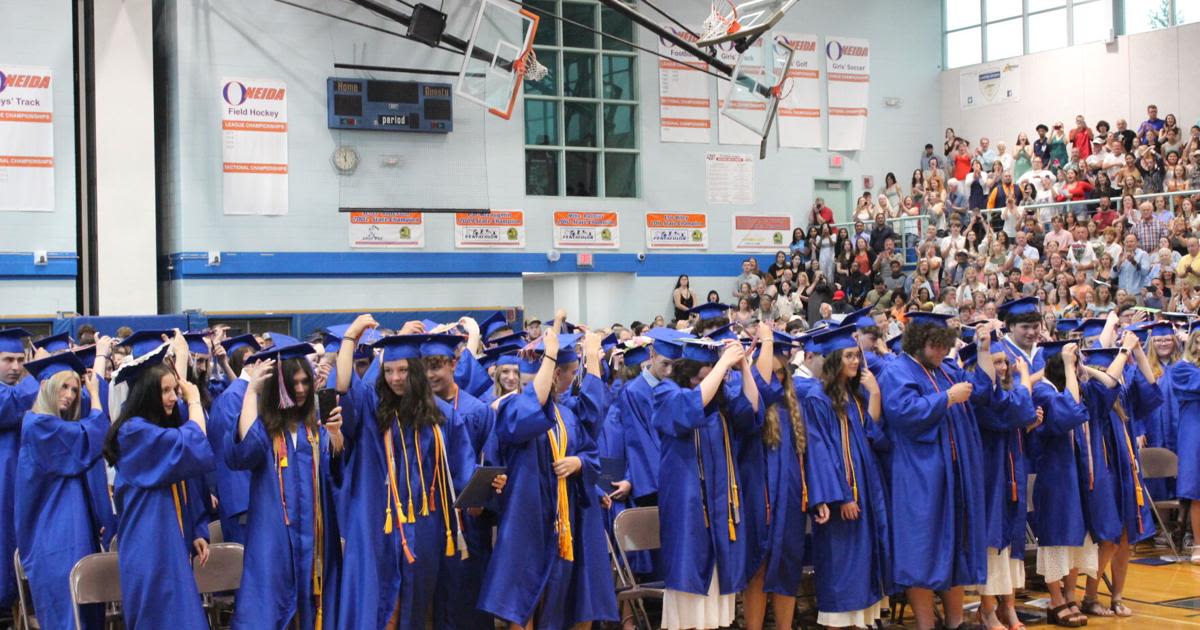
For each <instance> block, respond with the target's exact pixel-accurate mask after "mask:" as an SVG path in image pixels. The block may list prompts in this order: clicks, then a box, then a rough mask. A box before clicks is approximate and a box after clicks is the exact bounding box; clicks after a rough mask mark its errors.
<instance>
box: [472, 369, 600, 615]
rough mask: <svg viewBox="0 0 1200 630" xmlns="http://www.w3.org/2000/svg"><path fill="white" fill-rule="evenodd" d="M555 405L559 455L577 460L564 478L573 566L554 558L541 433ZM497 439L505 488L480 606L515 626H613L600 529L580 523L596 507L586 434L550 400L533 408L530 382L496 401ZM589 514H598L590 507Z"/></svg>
mask: <svg viewBox="0 0 1200 630" xmlns="http://www.w3.org/2000/svg"><path fill="white" fill-rule="evenodd" d="M556 408H557V410H558V413H559V414H560V415H561V417H562V421H563V425H564V427H565V429H566V432H565V433H566V436H565V437H566V440H567V453H566V454H567V455H573V456H576V457H579V458H580V460H581V461H582V462H583V468H582V470H581V472H580V474H578V475H575V476H573V477H571V478H569V479H568V480H567V486H568V494H569V507H570V510H569V511H570V521H571V535H572V541H573V545H572V550H573V553H574V561H568V560H566V559H564V558H562V557H560V555H559V545H558V532H557V530H556V528H555V519H556V516H557V497H558V492H557V485H558V479H557V477H555V475H554V471H553V467H552V466H553V457H552V453H551V448H550V439H549V437H548V436H547V433H546V432H547V431H549V430H551V429H554V428H555V427H556V426H557V422H556V420H555V409H556ZM496 436H497V438H498V443H499V448H500V457H501V460H502V461H504V462H505V464H506V465H507V466H508V485H507V486H505V489H504V495H503V506H502V508H501V514H500V522H499V525H498V533H497V536H496V547H495V549H494V550H493V553H492V561H491V564H489V565H488V570H487V575H485V576H484V580H483V589H482V592H481V594H480V597H479V608H480V609H482V610H485V611H487V612H489V613H491V614H493V615H495V616H496V617H499V618H501V619H503V620H505V621H509V622H513V623H519V624H524V623H526V622H527V621H528V620H529V619H530V618H532V617H533V615H534V613H535V612H537V611H539V610H540V612H539V615H538V617H539V618H538V623H537V627H538V628H540V629H542V628H544V629H551V630H553V629H556V628H568V627H570V626H572V625H575V624H576V623H579V622H582V621H588V620H599V621H615V620H616V619H617V603H616V596H615V594H614V592H613V583H612V572H611V570H610V567H609V560H608V551H607V548H606V546H605V545H604V541H603V539H602V538H601V537H600V536H603V529H602V528H603V524H602V523H601V522H599V521H597V522H596V523H595V526H596V528H595V529H594V528H593V527H592V526H591V525H590V524H589V525H587V526H585V522H586V521H587V519H585V518H584V517H585V516H586V514H587V507H589V506H590V507H593V508H594V507H595V506H596V505H597V503H598V502H597V500H596V496H595V485H596V479H597V477H598V475H599V468H600V467H599V458H598V451H597V450H596V445H595V443H594V442H593V441H592V438H591V435H590V434H589V433H588V431H586V430H584V428H583V426H582V425H581V423H580V421H579V419H578V418H577V417H576V415H575V412H574V411H572V409H571V408H570V406H568V405H566V404H560V403H558V402H556V401H549V400H548V401H547V402H546V404H545V405H539V404H538V400H537V394H536V392H534V390H533V386H532V384H530V385H528V386H526V388H525V389H524V390H523V391H522V392H521V393H519V394H516V395H513V396H509V397H508V398H506V399H504V400H503V401H502V402H501V403H500V408H499V410H498V411H497V414H496ZM591 514H594V515H595V516H597V517H598V516H600V515H599V513H598V512H596V511H595V510H593V511H592V512H591ZM597 534H598V535H597ZM539 606H540V608H539Z"/></svg>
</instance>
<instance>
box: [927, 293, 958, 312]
mask: <svg viewBox="0 0 1200 630" xmlns="http://www.w3.org/2000/svg"><path fill="white" fill-rule="evenodd" d="M954 293H955V292H954V291H942V296H941V297H942V300H941V301H940V302H938V303H937V305H936V306H934V307H933V312H934V313H936V314H938V315H949V316H951V317H958V301H957V300H956V297H957V296H955V294H954Z"/></svg>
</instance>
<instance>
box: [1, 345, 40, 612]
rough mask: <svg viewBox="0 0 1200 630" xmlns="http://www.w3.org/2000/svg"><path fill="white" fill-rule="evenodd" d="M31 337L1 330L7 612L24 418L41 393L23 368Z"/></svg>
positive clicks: (13, 596) (13, 591) (12, 597)
mask: <svg viewBox="0 0 1200 630" xmlns="http://www.w3.org/2000/svg"><path fill="white" fill-rule="evenodd" d="M28 337H29V333H28V332H27V331H26V330H24V329H22V328H6V329H4V330H0V608H4V609H7V608H9V607H11V606H12V605H13V603H14V602H16V600H17V579H16V574H15V573H14V572H13V567H12V563H6V562H4V561H3V559H4V558H9V559H11V558H12V557H13V552H14V551H16V549H17V532H16V530H15V529H14V523H13V519H12V514H13V497H14V487H15V483H16V481H15V479H16V476H15V475H16V472H17V451H18V449H19V448H20V445H21V419H22V418H23V417H24V416H25V412H26V411H29V408H30V407H32V406H33V400H34V398H35V397H36V396H37V391H38V382H37V380H36V379H34V378H33V377H32V376H29V375H28V374H26V373H25V370H24V368H23V366H24V364H25V359H26V357H27V356H28V355H27V353H26V350H25V343H26V341H25V340H26V339H27V338H28Z"/></svg>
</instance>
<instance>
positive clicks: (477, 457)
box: [433, 388, 496, 630]
mask: <svg viewBox="0 0 1200 630" xmlns="http://www.w3.org/2000/svg"><path fill="white" fill-rule="evenodd" d="M488 391H491V390H490V389H489V390H488ZM449 402H450V403H451V405H452V406H453V408H454V411H455V414H456V415H457V416H458V418H459V421H460V423H461V424H462V425H463V426H464V428H465V429H466V432H467V435H468V437H469V438H470V445H471V455H472V460H473V461H474V462H476V463H484V462H485V461H487V460H488V458H487V457H486V456H485V449H486V448H492V449H494V440H493V438H492V435H493V434H494V431H493V429H494V427H495V424H496V415H495V413H494V412H493V411H492V408H491V407H489V406H487V405H485V404H484V403H483V402H482V401H481V400H479V399H478V398H476V397H475V396H472V395H471V394H469V393H467V392H466V391H464V390H463V389H462V388H459V389H458V392H457V393H456V394H455V396H454V398H453V399H451V400H450V401H449ZM493 463H494V462H493ZM471 468H472V469H473V468H474V466H471ZM455 481H456V482H458V483H459V486H458V487H459V488H461V487H464V486H465V485H466V484H467V482H468V481H470V478H469V477H467V478H465V479H455ZM494 516H495V515H494V514H492V513H491V512H484V513H482V514H480V515H479V516H478V517H474V516H471V515H470V514H468V513H467V511H466V510H463V511H462V512H461V513H460V518H461V519H462V529H463V538H464V539H465V542H466V544H467V558H466V559H465V560H464V559H463V558H462V554H461V553H456V554H454V555H453V556H450V557H446V556H443V557H442V578H441V579H439V580H438V583H437V592H436V593H435V594H434V604H433V625H434V627H435V628H446V629H447V630H456V629H457V630H462V629H470V628H477V629H480V630H492V628H493V627H494V626H495V622H494V620H493V619H492V616H491V615H489V614H487V613H484V612H483V611H481V610H479V609H478V608H476V607H475V602H477V601H479V589H480V587H481V586H482V585H483V574H484V573H485V572H486V571H487V566H488V562H489V561H490V560H491V557H492V526H493V525H494V524H495V518H494Z"/></svg>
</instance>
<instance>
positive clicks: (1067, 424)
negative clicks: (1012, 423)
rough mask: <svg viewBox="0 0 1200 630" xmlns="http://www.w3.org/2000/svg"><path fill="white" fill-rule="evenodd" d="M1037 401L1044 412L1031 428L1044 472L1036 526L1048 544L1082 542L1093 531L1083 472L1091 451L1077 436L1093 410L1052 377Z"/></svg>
mask: <svg viewBox="0 0 1200 630" xmlns="http://www.w3.org/2000/svg"><path fill="white" fill-rule="evenodd" d="M1033 404H1034V406H1035V408H1036V407H1041V408H1042V410H1043V416H1042V424H1041V425H1039V426H1038V427H1037V428H1035V429H1034V430H1033V431H1032V432H1031V433H1030V442H1031V444H1032V448H1031V449H1030V451H1031V452H1032V453H1036V455H1035V456H1034V458H1035V459H1034V461H1033V462H1032V463H1033V466H1034V468H1035V469H1036V470H1037V475H1038V477H1037V482H1036V483H1035V484H1034V486H1033V506H1034V511H1033V516H1032V522H1031V525H1032V526H1033V531H1034V534H1035V535H1036V536H1037V539H1038V544H1039V545H1041V546H1043V547H1079V546H1081V545H1083V539H1084V537H1085V536H1086V535H1087V515H1086V513H1085V512H1084V503H1083V495H1084V493H1085V492H1089V489H1088V478H1087V477H1084V478H1083V479H1082V480H1081V479H1080V476H1079V472H1080V470H1086V467H1087V453H1086V451H1084V450H1081V449H1080V448H1079V445H1080V444H1081V443H1082V442H1078V441H1076V439H1075V436H1077V435H1082V434H1083V426H1084V424H1085V423H1087V422H1088V409H1087V406H1086V405H1084V403H1083V401H1082V400H1081V401H1080V402H1078V403H1077V402H1075V399H1074V398H1072V397H1071V394H1070V393H1069V392H1059V391H1058V390H1056V389H1055V388H1054V386H1053V385H1051V384H1049V383H1048V382H1046V381H1039V382H1037V383H1035V384H1034V386H1033ZM1022 509H1024V506H1022Z"/></svg>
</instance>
